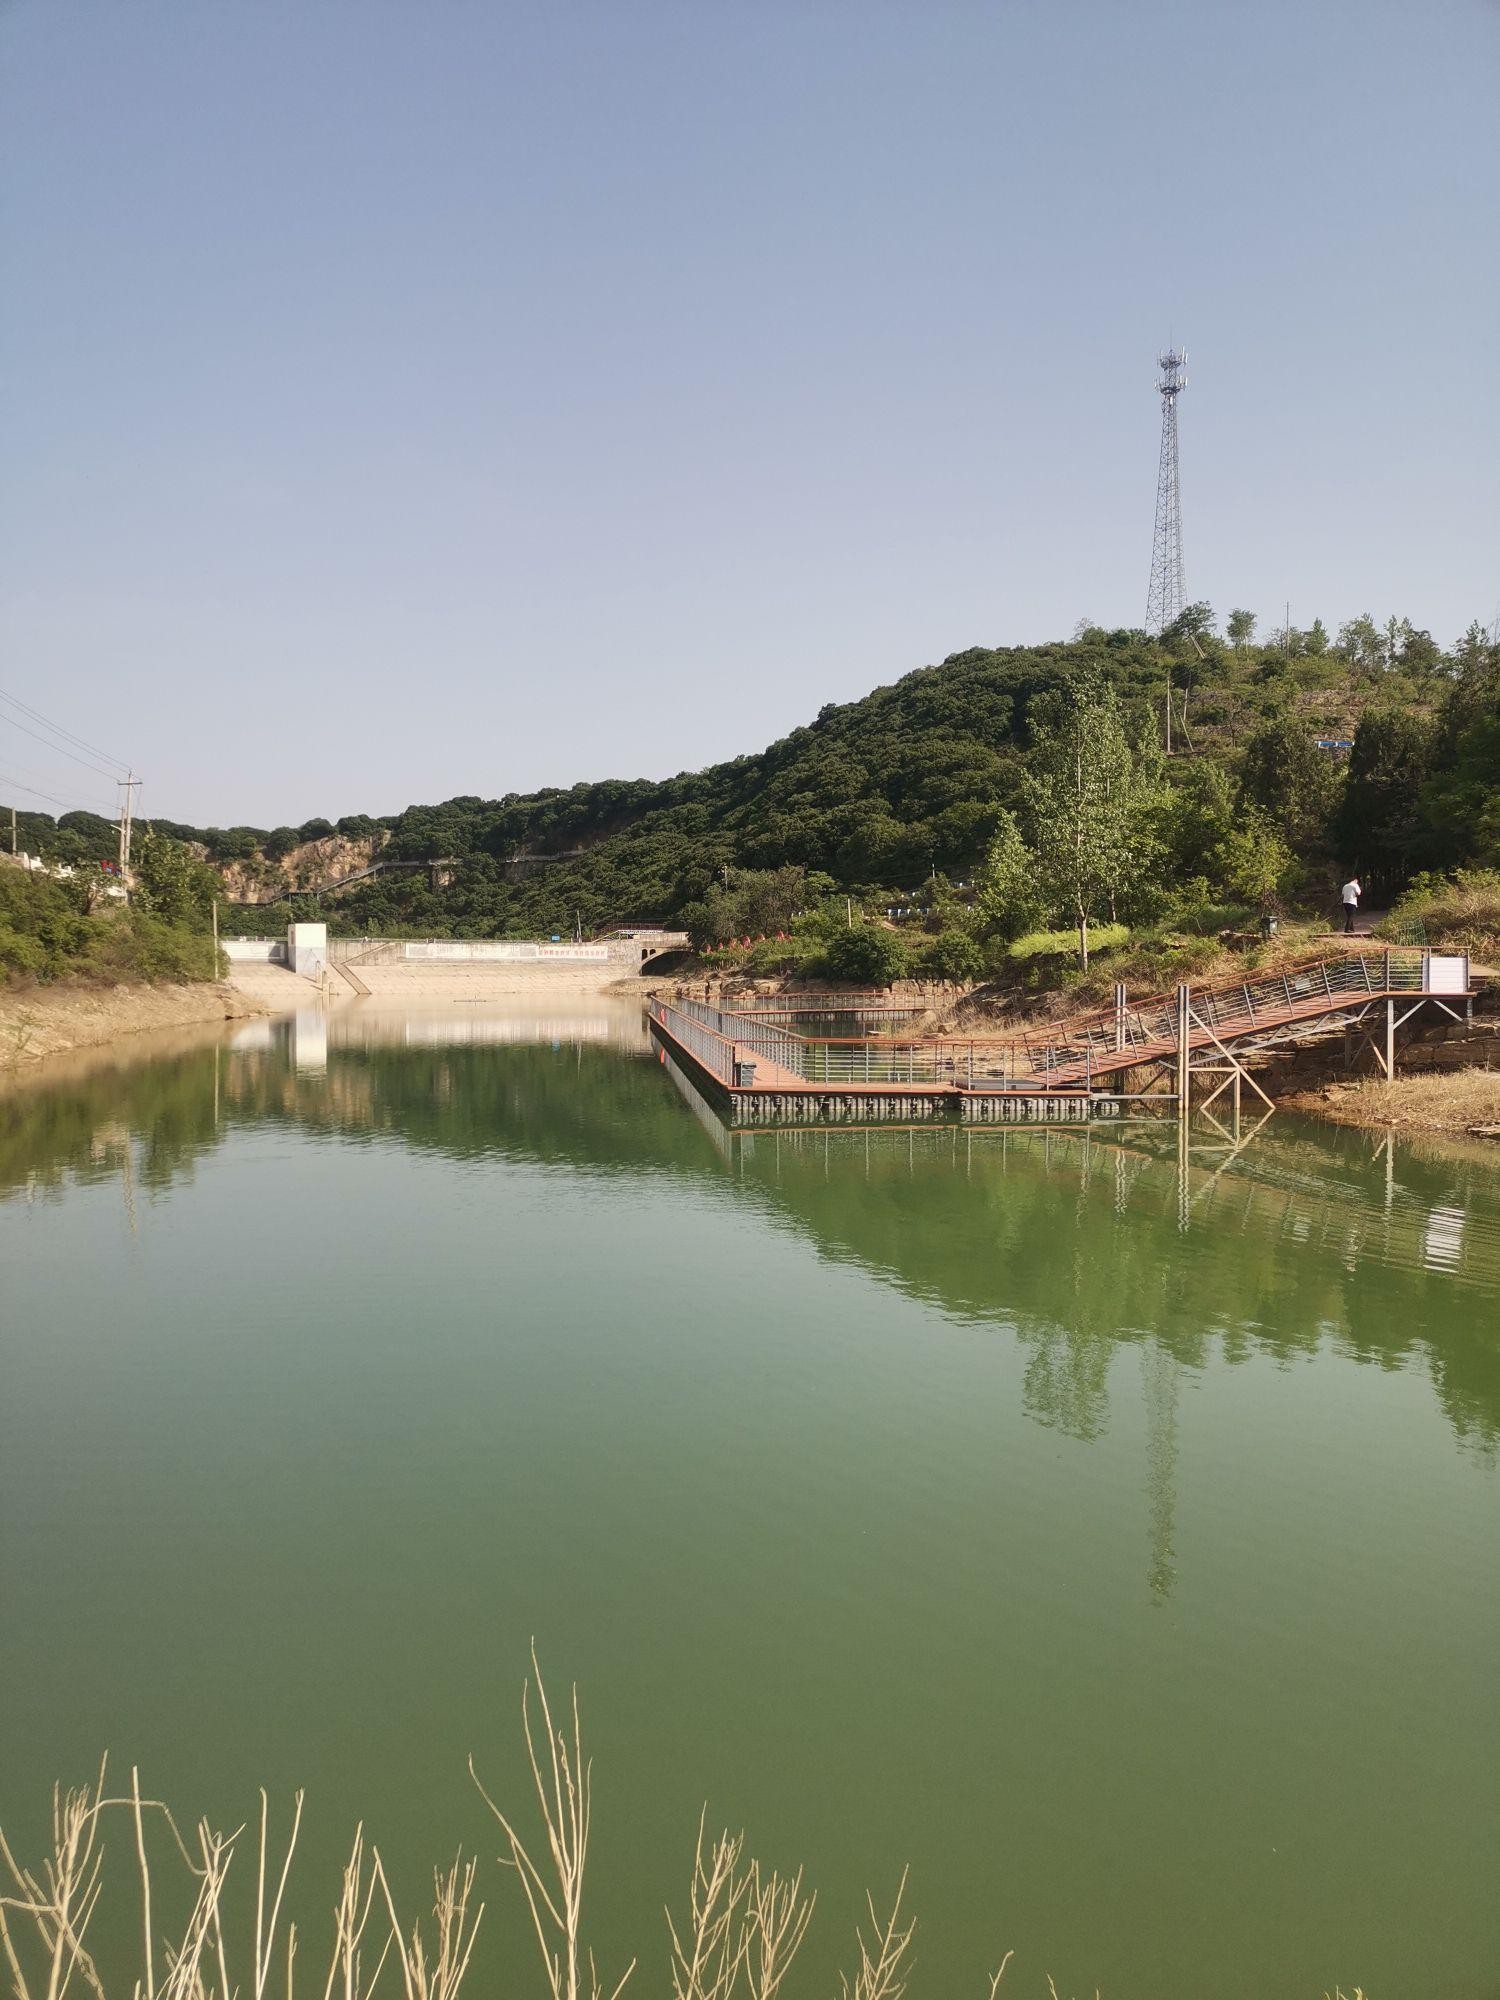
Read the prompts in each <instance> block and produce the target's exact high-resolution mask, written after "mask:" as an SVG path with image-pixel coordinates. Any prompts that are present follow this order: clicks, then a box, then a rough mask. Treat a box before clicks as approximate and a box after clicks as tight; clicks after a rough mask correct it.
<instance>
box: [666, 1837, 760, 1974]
mask: <svg viewBox="0 0 1500 2000" xmlns="http://www.w3.org/2000/svg"><path fill="white" fill-rule="evenodd" d="M707 1811H708V1809H707V1807H705V1808H704V1814H703V1817H702V1818H700V1819H699V1821H698V1846H697V1851H696V1853H695V1854H694V1857H693V1880H692V1886H691V1888H690V1889H689V1892H688V1920H687V1923H686V1926H685V1929H686V1933H687V1936H686V1939H685V1940H684V1939H683V1938H682V1937H681V1936H679V1935H678V1930H677V1926H676V1924H675V1923H673V1921H672V1912H671V1911H670V1910H668V1912H667V1929H668V1931H669V1932H670V1934H671V1938H672V1992H673V1995H674V2000H728V1996H729V1994H730V1993H731V1992H732V1991H733V1989H734V1983H735V1981H736V1979H737V1978H738V1977H739V1971H740V1967H741V1965H743V1964H744V1962H745V1957H746V1954H747V1953H748V1951H749V1949H750V1925H749V1923H748V1922H747V1920H746V1917H745V1905H746V1900H747V1898H748V1897H749V1894H750V1889H751V1882H752V1870H750V1869H745V1870H743V1871H742V1870H741V1868H740V1856H741V1855H742V1854H743V1852H744V1847H745V1836H744V1835H743V1834H742V1833H737V1834H729V1833H721V1834H720V1835H719V1836H718V1838H717V1839H716V1840H715V1841H714V1843H713V1846H712V1847H711V1848H709V1849H708V1851H707V1853H706V1854H705V1852H704V1834H705V1823H706V1819H707Z"/></svg>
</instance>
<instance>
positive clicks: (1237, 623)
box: [1224, 611, 1255, 646]
mask: <svg viewBox="0 0 1500 2000" xmlns="http://www.w3.org/2000/svg"><path fill="white" fill-rule="evenodd" d="M1224 630H1225V631H1226V632H1227V633H1228V635H1229V643H1230V645H1231V646H1248V645H1249V643H1250V641H1251V640H1252V639H1253V638H1254V637H1255V613H1254V612H1253V611H1231V612H1230V614H1229V616H1228V618H1227V619H1225V621H1224Z"/></svg>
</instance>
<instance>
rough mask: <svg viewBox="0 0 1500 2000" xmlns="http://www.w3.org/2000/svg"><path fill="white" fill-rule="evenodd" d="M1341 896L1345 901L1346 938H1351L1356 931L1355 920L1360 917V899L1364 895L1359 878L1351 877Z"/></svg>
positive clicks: (1341, 891) (1340, 892)
mask: <svg viewBox="0 0 1500 2000" xmlns="http://www.w3.org/2000/svg"><path fill="white" fill-rule="evenodd" d="M1339 894H1340V895H1341V896H1342V897H1343V899H1344V936H1345V937H1349V936H1350V935H1351V934H1352V933H1353V930H1354V919H1355V918H1356V917H1357V916H1358V915H1359V899H1360V897H1361V896H1362V895H1363V894H1364V890H1363V889H1361V888H1360V886H1359V877H1358V876H1357V875H1351V876H1350V877H1349V880H1348V881H1347V882H1346V883H1345V884H1344V886H1343V888H1342V889H1341V890H1340V891H1339Z"/></svg>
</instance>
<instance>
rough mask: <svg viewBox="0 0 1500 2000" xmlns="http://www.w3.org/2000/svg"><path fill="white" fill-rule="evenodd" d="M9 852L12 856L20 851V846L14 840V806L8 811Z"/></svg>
mask: <svg viewBox="0 0 1500 2000" xmlns="http://www.w3.org/2000/svg"><path fill="white" fill-rule="evenodd" d="M10 851H11V854H12V856H15V855H17V854H19V853H20V851H21V848H20V844H19V842H18V841H17V839H16V809H15V807H14V806H12V807H11V809H10Z"/></svg>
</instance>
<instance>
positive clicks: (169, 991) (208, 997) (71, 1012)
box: [0, 982, 265, 1076]
mask: <svg viewBox="0 0 1500 2000" xmlns="http://www.w3.org/2000/svg"><path fill="white" fill-rule="evenodd" d="M264 1011H265V1009H264V1008H263V1007H261V1006H258V1005H257V1004H256V1003H255V1001H254V1000H252V999H250V998H249V997H247V996H246V995H245V994H243V993H236V992H234V991H233V990H232V988H230V987H228V986H220V985H217V984H211V983H208V982H204V983H202V984H197V983H195V984H193V985H185V986H73V985H57V986H33V987H31V988H29V989H27V990H25V991H22V992H13V991H11V990H9V989H7V988H0V1076H4V1075H8V1074H11V1073H14V1072H15V1071H17V1070H21V1069H29V1068H31V1067H32V1065H33V1064H36V1063H40V1062H45V1061H47V1060H49V1059H50V1058H52V1057H54V1056H59V1055H65V1054H67V1053H68V1052H69V1051H70V1050H72V1049H87V1048H97V1047H99V1046H100V1045H101V1044H103V1043H105V1042H113V1041H115V1040H116V1039H117V1038H118V1037H120V1036H122V1035H136V1034H140V1033H142V1032H144V1031H146V1030H151V1029H162V1028H184V1027H191V1026H194V1025H196V1024H198V1023H201V1022H210V1021H237V1020H242V1019H244V1018H245V1017H246V1016H247V1015H251V1014H260V1013H263V1012H264Z"/></svg>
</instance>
